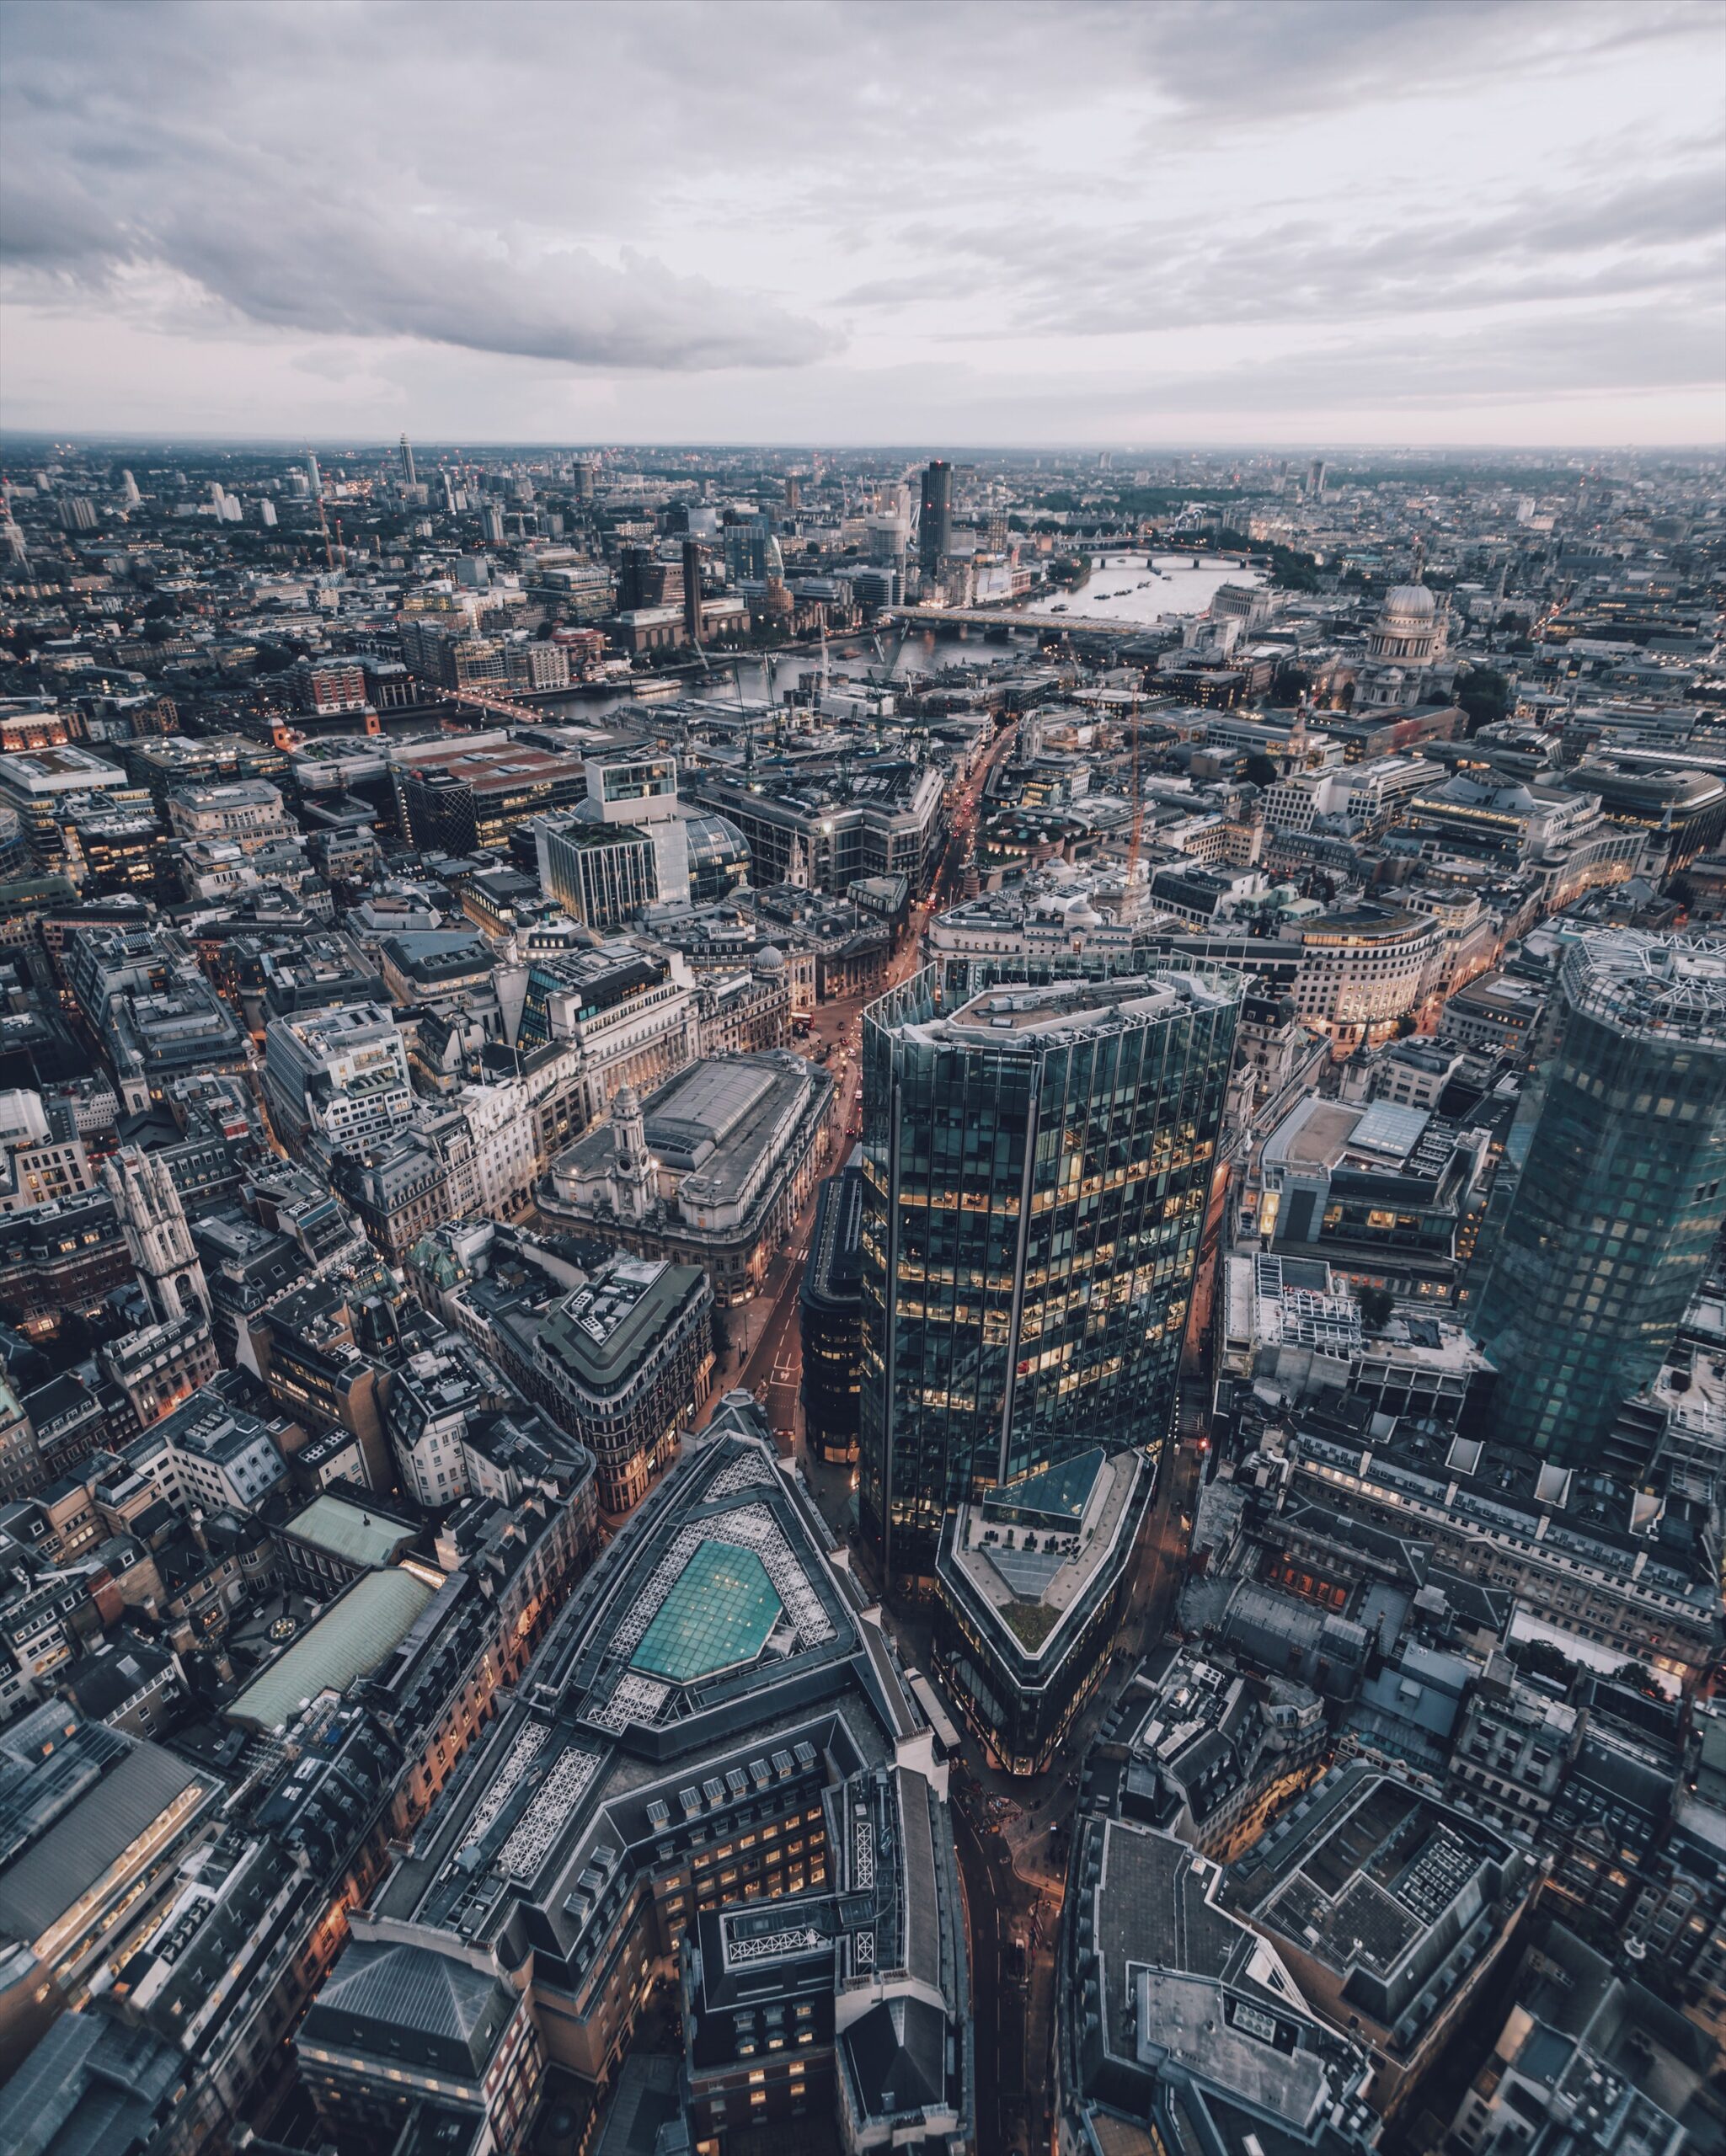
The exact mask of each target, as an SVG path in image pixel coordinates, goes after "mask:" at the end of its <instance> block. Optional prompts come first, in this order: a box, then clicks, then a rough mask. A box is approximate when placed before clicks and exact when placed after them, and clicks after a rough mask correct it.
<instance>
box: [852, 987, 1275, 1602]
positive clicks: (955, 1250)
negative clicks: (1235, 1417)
mask: <svg viewBox="0 0 1726 2156" xmlns="http://www.w3.org/2000/svg"><path fill="white" fill-rule="evenodd" d="M1241 994H1242V981H1241V980H1240V979H1238V978H1237V976H1235V975H1233V974H1229V973H1226V972H1222V971H1213V970H1210V969H1190V970H1188V969H1181V968H1179V967H1178V965H1173V964H1172V965H1170V966H1168V967H1167V968H1166V969H1160V970H1157V971H1154V972H1147V973H1146V974H1142V975H1140V976H1138V977H1136V978H1133V979H1123V980H1112V981H1106V982H1103V981H1065V982H1055V983H1052V984H1050V985H1046V986H1043V987H1037V988H1031V987H999V988H994V989H991V990H987V991H986V993H984V994H982V995H977V996H975V997H973V998H971V999H970V1001H967V1002H965V1003H963V1004H962V1005H960V1006H959V1007H958V1008H956V1009H954V1010H953V1011H951V1012H950V1013H948V1014H943V1011H942V1010H941V1009H940V1007H939V1006H938V1003H937V1001H936V974H935V972H934V970H933V969H927V970H926V971H924V972H923V973H922V974H919V975H917V976H916V978H915V979H912V980H911V981H909V982H907V983H906V985H905V986H904V987H902V988H900V989H898V990H895V992H894V993H893V994H892V995H887V996H884V997H883V998H882V999H881V1001H879V1002H878V1003H875V1004H873V1005H871V1006H870V1007H869V1009H868V1011H866V1012H865V1013H864V1021H863V1146H862V1157H863V1188H864V1195H863V1389H862V1398H861V1412H860V1418H859V1419H860V1426H861V1427H860V1433H859V1453H860V1464H859V1473H858V1501H859V1508H860V1515H861V1519H862V1524H863V1530H864V1532H865V1534H868V1537H869V1538H870V1540H872V1541H873V1543H874V1547H875V1549H876V1550H877V1551H878V1552H879V1555H880V1557H881V1560H882V1563H883V1566H884V1571H885V1572H886V1575H887V1577H889V1579H890V1582H891V1583H892V1584H893V1586H894V1587H895V1589H897V1590H899V1591H901V1592H913V1593H925V1592H927V1591H928V1589H929V1588H930V1585H931V1583H932V1579H933V1576H934V1572H935V1557H936V1551H937V1548H938V1544H939V1541H940V1537H941V1532H942V1528H943V1522H944V1521H945V1520H946V1518H948V1515H949V1514H950V1513H952V1512H953V1511H954V1508H956V1507H957V1506H958V1505H959V1504H961V1503H964V1502H969V1501H970V1499H972V1498H973V1497H976V1496H978V1495H980V1494H981V1492H982V1491H984V1490H986V1489H987V1488H989V1487H990V1486H993V1485H996V1484H1000V1483H1006V1482H1011V1481H1017V1480H1018V1478H1019V1477H1021V1476H1024V1475H1027V1474H1029V1473H1030V1472H1031V1471H1033V1470H1035V1469H1037V1468H1039V1467H1043V1466H1046V1465H1051V1464H1053V1463H1054V1462H1055V1461H1056V1460H1060V1459H1062V1458H1064V1457H1066V1456H1067V1455H1068V1454H1071V1453H1072V1452H1074V1451H1075V1450H1077V1449H1080V1448H1081V1447H1082V1446H1088V1445H1094V1444H1099V1443H1100V1444H1103V1445H1104V1446H1105V1447H1107V1448H1109V1449H1114V1447H1116V1446H1119V1445H1125V1444H1130V1445H1140V1446H1144V1447H1146V1448H1148V1449H1151V1450H1152V1452H1153V1453H1156V1452H1160V1449H1161V1447H1162V1441H1163V1439H1164V1438H1165V1436H1166V1435H1167V1433H1168V1430H1169V1428H1170V1427H1171V1424H1172V1422H1173V1415H1174V1409H1175V1402H1176V1386H1177V1380H1178V1367H1179V1359H1180V1351H1181V1338H1182V1333H1183V1331H1184V1326H1185V1324H1186V1319H1187V1310H1188V1304H1189V1297H1190V1295H1191V1292H1192V1283H1193V1273H1194V1265H1195V1262H1196V1260H1197V1256H1198V1249H1199V1241H1200V1231H1201V1229H1202V1226H1203V1224H1204V1219H1205V1200H1206V1197H1207V1194H1208V1192H1209V1189H1210V1179H1211V1175H1212V1171H1213V1167H1214V1163H1215V1158H1216V1141H1217V1134H1218V1131H1219V1129H1220V1128H1221V1122H1222V1113H1223V1102H1224V1094H1225V1091H1226V1084H1227V1079H1228V1071H1229V1064H1230V1060H1231V1058H1232V1054H1233V1049H1234V1037H1235V1024H1236V1020H1237V1015H1238V1012H1239V1009H1240V1001H1241Z"/></svg>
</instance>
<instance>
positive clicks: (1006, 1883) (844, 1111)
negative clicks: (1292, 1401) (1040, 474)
mask: <svg viewBox="0 0 1726 2156" xmlns="http://www.w3.org/2000/svg"><path fill="white" fill-rule="evenodd" d="M1016 734H1017V729H1016V728H1005V729H1003V731H1002V734H1000V735H999V736H998V737H997V740H996V741H995V742H994V744H992V745H991V750H990V751H989V753H988V755H986V757H985V758H984V759H983V760H981V762H980V764H979V766H978V767H977V769H976V771H974V772H973V773H972V775H971V776H970V779H969V780H968V781H967V782H966V785H965V788H964V791H963V792H962V793H961V794H960V796H959V798H958V800H957V801H956V802H955V803H954V809H953V814H952V819H951V827H950V830H949V834H948V842H947V846H946V850H945V851H944V853H943V857H942V861H941V864H940V867H939V868H938V871H937V873H936V875H935V878H934V881H933V883H932V885H931V889H930V893H929V896H928V898H927V900H925V901H923V902H922V903H921V904H920V905H917V906H916V907H915V908H914V909H913V911H912V915H911V921H910V922H909V923H908V924H907V927H906V935H905V938H904V941H903V942H902V944H901V946H900V949H899V950H898V951H896V952H895V953H894V955H893V957H892V958H891V959H890V962H889V964H888V967H887V969H886V974H885V977H884V981H883V984H882V986H881V988H880V989H879V990H874V991H872V993H871V994H870V995H859V996H852V997H848V998H846V999H844V1000H843V1001H836V1002H832V1003H827V1004H823V1005H821V1006H819V1007H818V1008H817V1009H816V1010H815V1012H814V1013H813V1014H812V1016H811V1019H810V1037H809V1040H808V1042H807V1043H806V1049H805V1052H806V1053H808V1054H810V1055H811V1056H815V1057H818V1056H819V1055H820V1051H821V1050H822V1049H823V1048H824V1047H825V1049H826V1068H827V1069H828V1070H831V1072H832V1075H833V1078H834V1082H835V1086H836V1103H835V1116H834V1129H835V1131H836V1133H837V1134H838V1136H837V1138H836V1144H835V1147H834V1155H833V1159H832V1162H831V1166H832V1168H833V1169H834V1170H837V1169H838V1168H839V1167H840V1166H842V1165H843V1163H844V1161H845V1160H846V1158H847V1155H848V1154H849V1152H850V1150H851V1143H852V1141H851V1140H850V1139H849V1138H848V1136H847V1135H846V1134H847V1133H848V1132H850V1131H851V1130H852V1129H855V1128H856V1127H857V1126H858V1124H859V1123H860V1120H861V1116H860V1096H861V1091H862V1070H861V1067H860V1055H861V1044H862V1019H863V1006H864V1005H865V1004H866V1003H868V1002H871V1001H874V998H875V996H876V995H880V994H884V993H885V992H886V991H887V990H889V989H891V988H895V987H897V986H898V985H900V983H901V982H903V981H905V980H906V979H909V978H910V977H911V974H913V973H914V972H915V971H916V968H917V967H918V965H919V964H920V963H921V962H922V952H921V930H922V925H923V924H924V923H925V922H926V921H927V919H928V917H929V915H931V914H932V913H933V912H934V911H936V910H938V909H939V908H940V907H941V906H942V905H947V904H950V903H951V901H952V899H954V898H955V897H956V896H957V895H958V894H959V889H960V887H961V883H962V879H963V877H964V874H965V864H966V862H967V860H968V858H969V856H970V846H971V834H972V830H973V828H974V826H975V819H976V815H977V804H978V800H979V797H980V796H981V791H982V787H983V784H984V782H985V780H986V776H987V774H988V771H989V770H990V769H991V766H993V764H994V762H995V761H996V760H997V758H998V757H999V756H1001V755H1003V754H1005V753H1007V750H1008V749H1009V747H1010V745H1011V744H1012V742H1013V739H1015V738H1016ZM817 1198H818V1193H812V1194H811V1196H810V1199H809V1201H808V1202H807V1203H805V1204H804V1207H803V1208H802V1209H801V1210H800V1211H799V1214H798V1217H797V1219H796V1221H795V1223H794V1226H793V1228H792V1230H791V1231H790V1232H789V1234H788V1235H787V1237H786V1239H785V1241H784V1244H783V1246H782V1248H781V1249H780V1251H778V1253H777V1254H776V1256H775V1257H774V1258H773V1260H772V1264H771V1265H770V1266H769V1267H768V1269H767V1276H766V1278H765V1281H764V1283H763V1285H762V1289H761V1293H760V1294H758V1295H757V1296H756V1298H755V1299H754V1300H753V1301H751V1303H749V1304H746V1305H743V1306H742V1307H741V1308H740V1309H739V1310H735V1311H733V1312H731V1313H729V1325H730V1327H731V1329H732V1345H731V1347H730V1348H729V1351H728V1353H726V1354H725V1356H724V1357H723V1358H721V1361H720V1363H719V1367H718V1369H717V1371H716V1373H715V1380H714V1386H713V1396H712V1398H711V1399H710V1401H709V1403H708V1410H707V1414H708V1415H711V1413H712V1412H713V1408H714V1407H715V1406H717V1403H718V1401H719V1398H720V1397H721V1396H723V1394H724V1392H725V1391H726V1390H728V1389H730V1388H733V1387H736V1386H744V1387H746V1388H747V1389H749V1390H751V1391H753V1392H755V1393H756V1395H757V1396H758V1397H759V1398H761V1400H762V1401H764V1402H765V1406H766V1412H767V1417H768V1419H769V1422H770V1423H771V1425H772V1428H773V1429H774V1430H775V1432H776V1433H787V1432H788V1433H790V1434H789V1437H788V1438H786V1437H785V1436H784V1435H783V1434H782V1435H781V1436H780V1440H779V1441H780V1449H781V1450H782V1451H783V1452H786V1453H788V1454H790V1455H792V1456H794V1457H795V1458H796V1460H797V1461H798V1464H799V1467H800V1468H801V1470H802V1472H803V1474H804V1479H805V1481H807V1483H808V1485H809V1486H810V1490H811V1491H812V1492H813V1493H814V1496H815V1501H816V1502H817V1503H818V1504H819V1505H820V1508H821V1511H822V1513H823V1514H824V1515H825V1517H826V1519H827V1522H828V1524H829V1526H830V1527H831V1528H832V1529H833V1530H834V1531H835V1533H836V1534H837V1535H838V1536H839V1537H840V1539H841V1540H844V1539H845V1537H846V1535H847V1530H848V1528H849V1524H850V1518H851V1502H852V1501H851V1491H852V1470H851V1469H850V1468H848V1467H836V1466H834V1465H831V1464H829V1463H827V1462H826V1461H823V1460H817V1459H815V1458H814V1457H813V1456H812V1455H811V1454H810V1452H809V1450H808V1448H807V1446H806V1444H805V1443H804V1428H803V1409H802V1401H801V1398H800V1391H801V1378H802V1341H801V1335H800V1331H799V1323H798V1296H799V1289H800V1287H801V1285H802V1280H803V1269H804V1263H805V1262H806V1261H807V1257H808V1254H809V1246H810V1235H811V1233H812V1231H813V1228H814V1222H815V1206H816V1203H817ZM1221 1213H1222V1205H1221V1202H1220V1192H1219V1193H1213V1203H1212V1204H1211V1206H1210V1209H1209V1210H1208V1213H1207V1218H1206V1221H1205V1231H1204V1235H1203V1238H1202V1242H1201V1247H1200V1257H1199V1263H1198V1277H1197V1279H1196V1280H1195V1283H1194V1296H1193V1307H1192V1310H1191V1311H1190V1313H1189V1321H1188V1328H1187V1335H1186V1341H1185V1344H1184V1354H1183V1358H1182V1374H1181V1391H1180V1404H1179V1412H1178V1421H1177V1430H1176V1433H1175V1435H1174V1438H1173V1442H1172V1444H1171V1445H1170V1448H1169V1454H1168V1462H1167V1465H1166V1467H1165V1470H1164V1473H1163V1476H1162V1488H1161V1490H1160V1491H1159V1492H1158V1495H1157V1504H1156V1508H1155V1509H1154V1511H1153V1513H1152V1518H1151V1520H1150V1521H1149V1523H1148V1524H1147V1526H1146V1532H1145V1535H1144V1539H1143V1540H1142V1542H1141V1546H1140V1553H1139V1558H1138V1574H1137V1578H1136V1584H1135V1592H1134V1603H1135V1606H1136V1618H1135V1619H1134V1620H1130V1622H1129V1624H1128V1625H1127V1626H1126V1628H1125V1632H1124V1634H1123V1637H1122V1640H1121V1646H1120V1652H1119V1655H1118V1657H1117V1660H1116V1664H1115V1667H1114V1668H1112V1669H1111V1670H1110V1671H1109V1673H1108V1674H1107V1676H1106V1677H1105V1678H1104V1680H1103V1683H1102V1684H1100V1685H1099V1686H1098V1690H1097V1694H1096V1696H1095V1697H1094V1699H1093V1700H1092V1701H1091V1702H1090V1703H1089V1705H1087V1709H1086V1710H1085V1712H1084V1713H1083V1715H1082V1716H1081V1717H1080V1718H1079V1719H1078V1721H1077V1722H1076V1724H1075V1726H1074V1727H1073V1730H1072V1732H1071V1739H1070V1742H1069V1745H1068V1748H1067V1751H1066V1755H1065V1756H1064V1757H1063V1758H1062V1759H1061V1760H1060V1761H1059V1762H1057V1764H1055V1766H1054V1767H1053V1768H1051V1769H1050V1770H1049V1771H1048V1772H1047V1773H1045V1774H1041V1775H1039V1776H1036V1777H1034V1778H1029V1779H1014V1778H1012V1777H1009V1776H1007V1775H1005V1774H1002V1773H1000V1772H999V1771H998V1770H997V1769H995V1768H993V1767H991V1765H990V1764H988V1762H987V1760H986V1758H985V1757H984V1755H983V1752H982V1748H981V1745H980V1744H979V1742H978V1741H977V1739H976V1737H975V1734H974V1733H973V1732H971V1731H970V1728H969V1727H968V1726H965V1723H964V1721H963V1718H962V1717H960V1716H955V1717H954V1718H955V1720H956V1721H959V1726H960V1732H961V1739H962V1756H961V1757H960V1758H959V1759H957V1760H955V1761H954V1763H953V1778H952V1779H953V1789H952V1794H953V1798H954V1803H953V1820H954V1841H955V1845H956V1850H957V1854H958V1859H959V1877H960V1881H961V1884H962V1887H963V1890H964V1897H965V1922H966V1929H967V1932H968V1935H969V1939H970V1969H971V2001H972V2028H973V2032H974V2041H975V2065H976V2099H977V2149H978V2156H1011V2152H1014V2151H1020V2150H1024V2151H1029V2150H1034V2149H1041V2148H1046V2147H1047V2146H1048V2144H1049V2140H1050V2132H1051V2131H1052V2126H1053V2117H1052V2111H1051V2104H1052V2098H1053V2087H1052V2068H1053V2061H1054V2026H1055V1991H1056V1969H1055V1950H1056V1944H1057V1938H1058V1934H1059V1928H1060V1921H1061V1898H1062V1887H1063V1876H1062V1875H1063V1870H1064V1864H1065V1853H1066V1830H1067V1827H1068V1823H1069V1821H1070V1818H1071V1812H1072V1808H1073V1805H1074V1803H1075V1801H1076V1791H1077V1767H1078V1764H1079V1762H1080V1761H1081V1760H1082V1758H1083V1757H1084V1755H1085V1752H1086V1750H1087V1747H1088V1745H1089V1743H1090V1742H1091V1740H1092V1738H1093V1736H1094V1735H1095V1733H1096V1731H1097V1729H1098V1726H1100V1725H1101V1723H1102V1722H1103V1720H1104V1718H1105V1717H1106V1716H1107V1715H1108V1714H1109V1711H1110V1710H1111V1709H1112V1708H1113V1706H1114V1703H1115V1701H1116V1700H1117V1699H1118V1698H1119V1694H1120V1691H1121V1689H1122V1687H1123V1686H1124V1685H1125V1683H1126V1682H1127V1681H1128V1679H1129V1678H1130V1674H1131V1673H1132V1670H1133V1668H1135V1667H1136V1663H1137V1662H1138V1660H1139V1658H1140V1657H1141V1655H1142V1654H1143V1653H1144V1652H1146V1650H1147V1649H1148V1648H1150V1647H1151V1646H1154V1645H1155V1644H1156V1643H1157V1641H1158V1640H1160V1639H1161V1638H1162V1634H1163V1631H1164V1630H1165V1628H1166V1627H1167V1625H1168V1622H1169V1620H1170V1618H1171V1617H1172V1615H1173V1608H1174V1604H1175V1599H1176V1597H1177V1595H1178V1592H1179V1587H1180V1582H1181V1579H1182V1577H1183V1576H1184V1571H1185V1566H1186V1558H1187V1549H1188V1542H1189V1536H1190V1533H1191V1528H1192V1520H1193V1515H1194V1508H1195V1506H1196V1503H1197V1501H1198V1492H1199V1482H1200V1473H1201V1470H1202V1468H1203V1464H1204V1452H1203V1449H1202V1446H1203V1442H1204V1440H1205V1437H1206V1434H1207V1431H1208V1422H1209V1416H1208V1402H1209V1386H1208V1380H1207V1379H1206V1377H1205V1362H1206V1353H1205V1338H1206V1332H1207V1329H1208V1326H1209V1320H1210V1289H1211V1277H1212V1274H1213V1273H1214V1269H1215V1266H1216V1257H1217V1251H1218V1246H1219V1241H1220V1225H1221ZM705 1419H706V1417H703V1420H705ZM890 1625H891V1628H892V1630H893V1632H894V1635H895V1639H896V1640H897V1641H898V1642H899V1645H900V1650H901V1653H902V1656H903V1658H904V1659H905V1661H906V1662H915V1663H916V1664H917V1665H918V1666H919V1667H921V1668H924V1669H926V1670H927V1669H931V1668H933V1666H934V1665H933V1661H932V1655H931V1652H930V1649H931V1646H932V1640H931V1636H930V1633H931V1626H930V1623H929V1620H928V1616H927V1613H926V1612H925V1611H923V1610H921V1609H895V1610H893V1611H891V1612H890Z"/></svg>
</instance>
